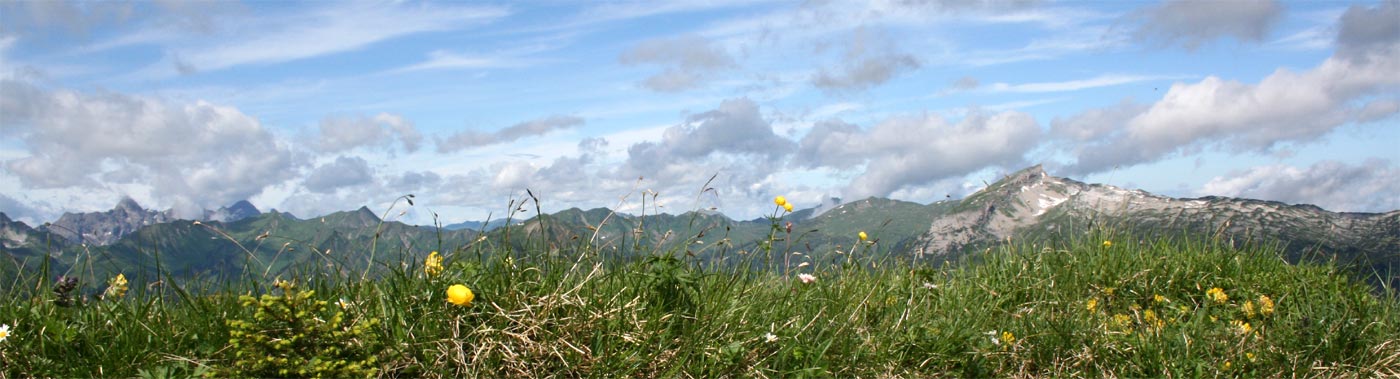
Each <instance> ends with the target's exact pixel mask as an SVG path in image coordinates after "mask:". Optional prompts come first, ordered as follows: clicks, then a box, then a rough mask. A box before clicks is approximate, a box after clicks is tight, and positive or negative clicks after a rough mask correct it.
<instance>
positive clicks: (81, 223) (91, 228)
mask: <svg viewBox="0 0 1400 379" xmlns="http://www.w3.org/2000/svg"><path fill="white" fill-rule="evenodd" d="M173 220H175V217H173V216H172V215H171V212H169V211H165V212H157V211H154V210H147V209H145V208H142V207H141V205H140V204H137V203H136V200H132V199H131V198H129V197H123V198H122V199H121V201H119V202H117V206H116V207H114V208H112V210H110V211H106V212H89V213H64V214H63V216H61V217H59V218H58V221H54V222H53V223H52V224H50V225H48V226H47V227H45V229H47V230H48V231H49V232H51V233H53V234H55V235H58V236H61V237H63V238H65V239H67V240H69V241H71V242H74V243H84V244H94V245H99V246H106V245H111V244H112V243H114V242H117V240H120V239H121V238H122V237H123V236H126V235H127V234H131V233H132V232H135V231H136V230H138V229H141V228H143V227H146V226H149V225H154V224H159V223H163V222H169V221H173Z"/></svg>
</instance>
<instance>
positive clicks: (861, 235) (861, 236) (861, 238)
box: [856, 230, 870, 242]
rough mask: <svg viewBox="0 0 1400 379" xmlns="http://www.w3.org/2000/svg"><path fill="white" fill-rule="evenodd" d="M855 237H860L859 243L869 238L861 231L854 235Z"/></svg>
mask: <svg viewBox="0 0 1400 379" xmlns="http://www.w3.org/2000/svg"><path fill="white" fill-rule="evenodd" d="M856 237H860V241H861V242H865V240H866V239H868V238H870V236H868V235H865V231H863V230H862V231H861V232H860V233H856Z"/></svg>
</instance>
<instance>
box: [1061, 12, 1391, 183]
mask: <svg viewBox="0 0 1400 379" xmlns="http://www.w3.org/2000/svg"><path fill="white" fill-rule="evenodd" d="M1356 20H1357V18H1348V17H1343V18H1342V23H1343V25H1342V29H1346V28H1348V27H1349V26H1348V25H1349V24H1350V23H1353V22H1357V21H1356ZM1339 38H1340V37H1339ZM1339 43H1340V42H1339ZM1365 45H1366V46H1369V47H1370V50H1367V51H1351V52H1349V53H1346V54H1343V52H1342V51H1339V52H1338V53H1339V54H1338V55H1336V56H1333V57H1331V58H1328V59H1327V60H1325V61H1323V62H1322V63H1321V64H1319V65H1318V66H1317V67H1314V68H1312V69H1309V70H1306V71H1302V72H1295V71H1292V70H1288V69H1279V70H1277V71H1275V72H1274V73H1273V74H1270V75H1269V76H1267V77H1265V78H1264V79H1263V80H1261V81H1260V82H1259V83H1257V84H1252V83H1242V82H1239V81H1235V80H1227V79H1223V78H1220V77H1216V76H1210V77H1207V78H1205V79H1203V80H1201V81H1199V82H1196V83H1177V84H1174V85H1172V87H1171V88H1170V89H1169V90H1167V93H1166V95H1164V96H1163V98H1162V99H1161V100H1158V101H1157V102H1155V103H1153V104H1151V105H1149V106H1147V107H1146V108H1145V109H1143V110H1142V111H1141V112H1139V113H1137V114H1133V115H1131V117H1127V114H1125V113H1123V112H1122V111H1121V110H1119V111H1114V110H1107V111H1105V110H1093V111H1089V112H1085V113H1084V114H1082V115H1081V116H1075V117H1074V118H1071V119H1072V120H1081V121H1082V120H1090V119H1093V118H1094V117H1093V116H1094V113H1095V112H1100V113H1104V114H1106V115H1112V116H1113V117H1106V118H1104V119H1103V120H1104V121H1103V122H1119V121H1121V120H1123V119H1125V118H1126V121H1123V122H1121V124H1118V125H1103V124H1100V125H1089V124H1088V122H1087V121H1086V122H1081V123H1077V125H1076V126H1074V127H1073V128H1070V127H1068V126H1066V127H1064V128H1061V131H1062V132H1063V131H1066V130H1069V129H1077V130H1079V131H1084V130H1093V131H1094V132H1093V133H1088V134H1083V135H1085V136H1093V135H1095V134H1098V135H1103V138H1101V139H1099V140H1097V141H1096V142H1095V143H1091V144H1086V145H1082V148H1080V149H1079V150H1077V151H1075V152H1074V153H1075V155H1076V156H1077V161H1076V163H1075V164H1073V165H1071V166H1070V168H1069V171H1071V173H1073V174H1087V173H1093V172H1099V171H1102V170H1105V169H1107V168H1109V167H1114V166H1117V165H1136V164H1140V163H1147V162H1152V161H1156V160H1158V159H1162V158H1164V157H1168V156H1171V155H1173V154H1176V153H1178V152H1180V151H1182V150H1185V149H1199V148H1205V147H1214V148H1220V149H1223V150H1226V151H1236V152H1239V151H1268V150H1270V149H1272V148H1275V147H1277V146H1278V145H1280V144H1283V143H1289V142H1298V143H1307V142H1309V141H1313V140H1315V139H1317V138H1318V137H1320V136H1323V135H1325V134H1327V133H1329V132H1331V131H1332V130H1334V129H1336V128H1338V127H1341V126H1343V125H1347V124H1350V123H1353V122H1367V121H1374V120H1379V119H1383V118H1386V117H1389V116H1391V115H1393V114H1395V112H1397V111H1400V107H1397V106H1396V105H1395V104H1393V102H1394V99H1393V98H1391V97H1389V96H1386V94H1391V93H1393V92H1392V91H1394V89H1395V88H1397V86H1400V75H1395V73H1396V72H1400V48H1396V46H1400V39H1394V38H1393V39H1390V41H1389V44H1376V43H1367V44H1365ZM1357 57H1364V59H1359V58H1357ZM1377 96H1380V98H1376V97H1377ZM1127 113H1131V111H1129V112H1127ZM1105 130H1111V131H1108V132H1104V131H1105Z"/></svg>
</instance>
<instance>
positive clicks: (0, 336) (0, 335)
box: [0, 324, 10, 342]
mask: <svg viewBox="0 0 1400 379" xmlns="http://www.w3.org/2000/svg"><path fill="white" fill-rule="evenodd" d="M7 339H10V324H4V325H0V342H5V340H7Z"/></svg>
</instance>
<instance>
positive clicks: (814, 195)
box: [0, 0, 1400, 224]
mask: <svg viewBox="0 0 1400 379" xmlns="http://www.w3.org/2000/svg"><path fill="white" fill-rule="evenodd" d="M1397 20H1400V5H1397V2H1394V1H1390V2H1370V1H1368V2H1355V3H1353V2H1317V1H1311V2H1273V1H1253V0H1251V1H1246V0H1232V1H1166V2H1053V1H1017V2H1011V1H1005V2H1003V1H987V2H977V1H971V2H969V1H923V2H919V1H916V2H904V1H892V2H886V1H874V2H843V1H832V2H801V3H799V2H788V1H779V2H763V1H676V2H669V1H664V2H595V1H589V2H555V1H548V2H502V3H488V2H479V3H477V2H471V3H468V2H416V1H404V2H392V3H341V2H305V3H293V2H246V3H239V2H166V1H155V2H145V1H141V2H82V3H65V2H58V1H35V2H4V3H0V132H2V133H0V212H4V213H6V214H8V215H10V216H11V217H12V218H17V219H20V220H25V221H29V222H32V223H41V222H43V221H50V220H53V219H55V218H56V217H57V216H58V215H60V214H62V213H63V212H86V211H100V210H106V209H110V208H111V207H112V206H113V204H115V203H116V202H117V201H118V200H119V199H120V198H121V197H122V196H130V197H132V198H134V199H136V200H137V201H138V202H140V203H141V204H143V205H145V206H147V207H148V208H157V209H172V208H173V209H175V210H176V211H179V212H182V213H184V214H194V213H195V211H196V210H199V209H206V208H209V209H212V208H217V207H219V206H221V205H227V204H230V203H232V202H234V201H237V200H240V199H248V200H251V201H252V202H253V204H255V205H256V206H258V207H259V208H261V209H263V210H267V209H271V208H276V209H278V210H282V211H290V212H292V213H294V214H296V215H298V216H301V217H310V216H316V215H321V214H325V213H328V212H333V211H339V210H350V209H355V208H358V207H360V206H362V205H367V206H370V207H371V208H372V209H375V210H383V209H386V208H387V207H388V206H389V204H390V203H391V202H393V201H394V200H395V199H396V198H397V197H399V196H401V195H404V194H409V193H412V194H415V195H416V201H415V203H416V204H417V205H416V206H415V207H411V208H396V209H406V210H408V212H407V213H404V214H402V215H398V214H397V210H396V211H395V212H396V215H394V217H395V218H396V219H401V220H404V221H407V222H411V223H420V224H427V223H430V222H431V220H432V215H433V213H436V214H437V215H439V217H440V218H441V220H443V221H444V222H446V223H453V222H458V221H463V220H480V219H485V218H486V217H487V215H488V214H490V215H493V216H494V217H497V218H499V217H501V216H502V215H503V214H504V213H506V212H508V211H509V210H508V209H507V207H508V204H510V203H511V200H512V199H517V200H518V199H523V198H525V197H526V194H525V190H526V189H527V188H528V189H530V190H531V191H532V192H533V193H534V194H536V195H538V197H539V198H540V200H541V205H542V207H543V208H544V210H545V211H557V210H561V209H566V208H569V207H576V206H577V207H582V208H593V207H604V206H606V207H613V208H620V209H623V210H627V211H630V212H632V213H638V212H641V211H642V210H641V209H640V207H641V206H642V204H643V202H642V199H643V198H646V199H647V201H646V206H647V207H648V208H647V210H646V212H648V213H651V212H657V211H660V212H668V213H679V212H684V211H687V210H693V209H708V208H712V207H713V208H717V209H718V210H720V211H723V212H725V213H726V214H729V215H731V216H735V217H739V218H752V217H758V216H760V215H762V214H765V213H768V212H770V211H771V209H772V205H771V203H770V201H771V200H770V199H771V198H772V197H773V196H775V195H786V196H787V198H788V199H790V200H792V201H794V202H795V204H797V205H798V206H799V207H801V208H806V207H816V206H818V205H821V204H822V203H823V201H826V199H830V198H834V197H835V198H843V199H846V200H854V199H860V198H865V197H870V196H879V197H890V198H896V199H902V200H909V201H916V202H921V203H929V202H932V201H936V200H941V199H944V198H947V197H950V196H951V197H954V198H957V197H962V196H965V195H967V194H969V193H971V192H973V191H976V190H977V189H979V188H981V187H982V186H983V185H984V184H983V183H984V182H992V181H995V180H996V179H997V178H999V177H1000V176H1001V175H1004V174H1006V173H1008V172H1011V171H1015V170H1018V169H1021V168H1024V167H1027V166H1030V165H1033V164H1044V165H1045V167H1046V169H1047V170H1048V171H1049V172H1050V174H1052V175H1056V176H1062V177H1069V178H1073V179H1077V180H1081V181H1086V182H1097V183H1108V184H1113V185H1117V186H1122V187H1130V188H1141V189H1144V190H1147V191H1149V192H1154V193H1158V194H1164V195H1170V196H1179V197H1195V196H1207V195H1218V196H1238V197H1252V198H1261V199H1268V200H1277V201H1284V202H1289V203H1310V204H1316V205H1319V206H1322V207H1324V208H1326V209H1330V210H1336V211H1354V212H1378V211H1389V210H1395V209H1400V166H1397V164H1400V119H1398V118H1397V117H1396V113H1397V112H1400V21H1397ZM712 176H713V177H714V178H715V179H714V181H713V182H710V184H709V187H710V188H713V189H714V190H713V191H706V192H704V193H703V194H702V193H701V190H702V189H703V188H705V187H704V185H705V184H706V182H707V180H709V179H710V178H711V177H712ZM654 205H659V206H660V208H651V207H652V206H654ZM531 208H533V206H532V207H531Z"/></svg>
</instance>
